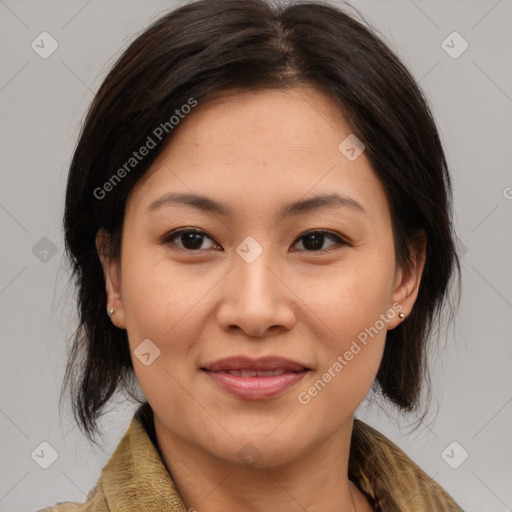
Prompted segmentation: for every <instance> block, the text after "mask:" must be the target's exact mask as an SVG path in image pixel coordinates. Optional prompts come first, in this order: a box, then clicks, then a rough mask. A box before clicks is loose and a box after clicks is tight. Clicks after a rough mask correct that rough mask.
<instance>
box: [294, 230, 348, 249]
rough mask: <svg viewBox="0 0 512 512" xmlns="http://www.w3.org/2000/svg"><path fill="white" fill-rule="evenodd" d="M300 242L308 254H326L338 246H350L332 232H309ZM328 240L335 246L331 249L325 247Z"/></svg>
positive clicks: (301, 237)
mask: <svg viewBox="0 0 512 512" xmlns="http://www.w3.org/2000/svg"><path fill="white" fill-rule="evenodd" d="M297 240H298V241H299V242H301V243H302V247H304V248H305V249H304V250H306V251H307V252H322V253H323V252H326V251H327V250H328V249H329V248H330V247H333V246H336V245H348V243H347V242H345V240H343V239H342V238H340V237H339V236H338V235H335V234H334V233H331V232H330V231H323V230H320V231H319V230H317V231H309V232H308V233H306V234H304V235H301V236H300V237H299V238H298V239H297ZM326 240H330V241H332V242H334V243H333V245H331V246H329V247H327V248H326V247H324V243H325V241H326Z"/></svg>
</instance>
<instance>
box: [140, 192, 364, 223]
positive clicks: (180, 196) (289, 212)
mask: <svg viewBox="0 0 512 512" xmlns="http://www.w3.org/2000/svg"><path fill="white" fill-rule="evenodd" d="M173 205H182V206H183V205H185V206H192V207H194V208H197V209H198V210H201V211H204V212H207V213H212V214H215V215H220V216H222V217H229V216H233V210H232V209H231V208H230V207H229V206H227V205H225V204H223V203H220V202H218V201H216V200H215V199H212V198H210V197H206V196H203V195H198V194H190V193H178V192H170V193H168V194H165V195H163V196H162V197H160V198H159V199H157V200H156V201H154V202H153V203H151V204H150V205H149V206H148V208H147V213H151V212H154V211H155V210H158V209H160V208H162V207H165V206H173ZM341 207H344V208H350V209H352V210H354V211H359V212H361V213H363V214H365V213H366V211H365V209H364V207H363V205H361V203H359V202H357V201H356V200H355V199H353V198H352V197H349V196H345V195H340V194H337V193H332V194H322V195H317V196H314V197H310V198H308V199H299V200H298V201H292V202H290V203H285V204H284V205H283V206H282V207H281V209H280V212H279V217H280V218H284V217H289V216H296V215H301V214H304V213H307V212H310V211H313V210H330V209H334V208H341Z"/></svg>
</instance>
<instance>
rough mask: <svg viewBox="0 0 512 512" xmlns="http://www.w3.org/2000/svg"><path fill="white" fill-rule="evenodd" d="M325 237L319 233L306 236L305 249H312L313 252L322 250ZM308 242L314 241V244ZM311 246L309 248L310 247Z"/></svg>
mask: <svg viewBox="0 0 512 512" xmlns="http://www.w3.org/2000/svg"><path fill="white" fill-rule="evenodd" d="M323 237H324V235H322V234H319V233H312V234H311V235H306V238H305V240H304V242H303V244H304V247H305V248H306V249H308V248H309V249H311V250H313V251H318V250H319V249H321V248H322V245H323ZM308 240H309V241H312V242H313V243H311V244H310V243H308ZM308 246H309V247H308Z"/></svg>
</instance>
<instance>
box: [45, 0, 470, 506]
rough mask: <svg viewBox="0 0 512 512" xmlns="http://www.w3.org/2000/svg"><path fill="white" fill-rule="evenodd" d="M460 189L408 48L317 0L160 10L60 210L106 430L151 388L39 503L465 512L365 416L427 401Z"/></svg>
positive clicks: (79, 372)
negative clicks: (96, 462) (364, 411)
mask: <svg viewBox="0 0 512 512" xmlns="http://www.w3.org/2000/svg"><path fill="white" fill-rule="evenodd" d="M450 201H451V188H450V177H449V174H448V170H447V166H446V162H445V157H444V154H443V149H442V146H441V143H440V140H439V136H438V132H437V130H436V127H435V125H434V122H433V120H432V117H431V114H430V111H429V109H428V106H427V104H426V102H425V100H424V99H423V97H422V94H421V92H420V90H419V88H418V86H417V85H416V84H415V82H414V80H413V79H412V78H411V76H410V74H409V73H408V72H407V71H406V70H405V69H404V67H403V65H402V64H401V63H400V62H399V60H398V59H397V57H396V56H394V55H393V53H392V52H391V51H390V50H389V49H388V48H387V47H386V46H385V45H384V44H383V43H382V42H381V41H380V40H379V39H378V38H377V37H376V36H375V35H373V34H372V33H371V32H370V31H369V30H368V29H367V28H365V27H364V26H363V25H362V24H360V23H358V22H357V21H355V20H354V19H353V18H351V17H350V16H348V15H347V14H345V13H343V12H341V11H339V10H337V9H335V8H333V7H330V6H327V5H323V4H318V3H309V4H305V3H304V4H301V3H291V4H290V5H289V6H282V7H279V6H273V5H271V4H269V3H266V2H264V1H263V0H249V1H248V0H204V1H198V2H194V3H191V4H188V5H185V6H183V7H181V8H179V9H177V10H175V11H173V12H170V13H169V14H167V15H166V16H164V17H162V18H161V19H159V20H158V21H157V22H156V23H154V24H153V25H152V26H151V27H149V28H148V29H147V30H146V31H145V32H144V33H143V34H141V35H140V36H139V37H138V38H137V39H136V40H135V41H134V42H133V43H132V44H131V45H130V47H129V48H128V49H127V50H126V51H125V53H124V54H123V55H122V56H121V57H120V59H119V61H118V62H117V63H116V64H115V66H114V67H113V69H112V71H111V72H110V73H109V75H108V76H107V78H106V79H105V81H104V83H103V84H102V86H101V87H100V90H99V91H98V93H97V95H96V97H95V99H94V101H93V104H92V106H91V108H90V111H89V113H88V116H87V119H86V121H85V125H84V127H83V131H82V133H81V136H80V140H79V142H78V145H77V148H76V151H75V154H74V157H73V161H72V164H71V168H70V173H69V180H68V187H67V196H66V211H65V219H64V225H65V237H66V244H67V250H68V254H69V256H70V259H71V262H72V264H73V269H74V273H75V276H76V279H77V288H78V294H79V295H78V297H79V311H80V322H81V323H80V326H79V329H78V330H77V333H76V336H75V339H74V344H73V347H72V351H71V354H70V360H69V363H68V368H67V372H66V379H65V385H66V386H68V385H69V386H70V390H71V392H72V398H73V405H74V411H75V417H76V419H77V421H78V423H79V425H80V426H81V428H82V430H83V431H84V432H85V433H86V434H87V435H88V436H89V437H90V438H91V439H93V437H94V434H95V433H96V431H97V420H98V418H99V416H100V414H101V412H102V411H103V409H104V407H105V405H106V404H107V402H108V401H109V399H110V398H111V397H112V395H113V394H114V392H115V391H116V390H117V389H124V390H127V391H128V392H129V393H130V394H132V395H133V388H135V387H136V384H138V385H139V386H140V389H141V390H142V392H143V393H144V396H145V398H146V399H147V402H143V403H142V405H141V406H140V407H139V409H138V410H137V412H136V414H135V415H134V417H133V420H132V422H131V424H130V427H129V428H128V430H127V432H126V434H125V435H124V437H123V439H122V440H121V442H120V444H119V445H118V447H117V449H116V451H115V453H114V454H113V455H112V457H111V459H110V460H109V462H108V463H107V465H106V466H105V468H104V469H103V471H102V473H101V475H100V477H99V481H98V484H97V486H96V487H95V488H94V489H92V490H91V491H90V493H89V495H88V497H87V500H86V503H85V504H81V505H80V504H71V503H65V504H58V505H56V506H55V507H53V508H48V509H45V510H55V511H57V510H59V511H61V510H62V511H67V510H84V511H85V510H94V511H107V510H112V511H113V510H123V511H130V510H173V511H178V510H180V511H182V510H189V511H193V510H197V511H200V512H201V511H208V512H215V511H218V510H223V511H224V510H233V511H235V510H243V511H259V510H267V509H268V508H272V509H273V510H283V511H293V510H308V511H316V510H322V511H334V510H335V511H338V512H340V511H341V512H353V511H357V512H366V511H370V510H381V511H384V512H388V511H392V512H396V511H407V512H410V511H415V512H416V511H425V512H426V511H430V512H431V511H455V510H461V509H460V507H459V506H458V505H457V504H456V503H455V502H454V501H453V499H452V498H450V496H448V494H447V493H446V492H445V491H444V490H443V489H442V488H441V487H440V486H439V485H438V484H437V483H436V482H435V481H434V480H433V479H431V478H429V477H428V476H427V475H426V474H425V473H424V472H423V471H422V470H421V469H420V468H419V467H418V466H416V465H415V464H414V462H413V461H412V460H411V459H409V458H408V457H407V456H406V455H405V453H403V452H402V451H401V450H400V449H399V448H398V447H397V446H395V445H394V444H393V443H391V441H389V440H388V439H386V438H385V437H384V436H383V435H382V434H380V433H379V432H377V431H376V430H374V429H372V428H371V427H369V426H368V425H366V424H364V423H363V422H361V421H359V420H357V419H354V412H355V410H356V409H357V407H358V406H359V404H360V403H361V402H362V401H363V399H364V397H365V396H366V395H367V393H368V391H369V390H370V388H371V387H372V386H373V387H375V388H376V389H377V390H379V391H380V392H381V393H382V394H383V395H384V396H385V397H387V398H388V399H389V400H391V402H393V403H394V404H396V406H397V407H398V408H400V409H402V410H405V411H411V410H414V409H416V408H417V407H418V397H419V393H420V389H421V384H422V375H423V371H424V354H425V347H426V344H427V341H428V339H429V335H430V333H431V330H432V327H433V324H434V322H435V321H436V320H437V319H438V313H439V312H440V310H441V307H442V306H443V305H444V302H445V299H446V297H447V296H448V291H449V284H450V282H451V280H452V278H453V276H454V275H456V271H457V270H458V259H457V255H456V252H455V249H454V239H453V233H452V224H451V202H450Z"/></svg>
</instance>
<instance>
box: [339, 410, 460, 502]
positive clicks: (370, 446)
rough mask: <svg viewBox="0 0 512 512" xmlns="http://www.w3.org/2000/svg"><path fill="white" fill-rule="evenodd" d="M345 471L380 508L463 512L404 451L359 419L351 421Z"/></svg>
mask: <svg viewBox="0 0 512 512" xmlns="http://www.w3.org/2000/svg"><path fill="white" fill-rule="evenodd" d="M349 473H350V475H351V477H352V478H353V479H354V480H355V481H356V482H357V483H358V484H359V486H360V488H361V489H362V490H363V491H364V492H366V493H367V494H368V495H369V496H370V497H371V498H372V499H374V500H375V502H376V503H378V505H379V506H380V508H381V509H382V510H383V511H387V510H393V511H396V512H401V511H404V512H406V511H407V512H410V511H411V510H414V511H415V512H427V511H433V510H435V511H436V512H463V511H462V508H461V507H460V506H459V505H457V503H456V502H455V501H454V500H453V498H451V497H450V495H449V494H448V493H447V492H446V491H445V490H444V489H443V488H442V487H441V486H440V485H439V484H438V483H437V482H436V481H435V480H434V479H433V478H431V477H430V476H428V475H427V474H426V473H425V472H424V471H423V470H422V469H421V468H420V467H419V466H418V465H417V464H416V463H415V462H414V461H413V460H412V459H410V458H409V457H408V456H407V455H406V454H405V452H403V451H402V450H401V449H400V448H399V447H398V446H396V445H395V444H394V443H393V442H392V441H390V440H389V439H388V438H387V437H385V436H384V435H383V434H381V433H380V432H379V431H378V430H375V429H374V428H372V427H370V426H369V425H367V424H366V423H364V422H362V421H360V420H354V429H353V433H352V442H351V447H350V463H349Z"/></svg>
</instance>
